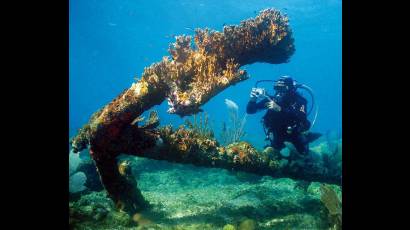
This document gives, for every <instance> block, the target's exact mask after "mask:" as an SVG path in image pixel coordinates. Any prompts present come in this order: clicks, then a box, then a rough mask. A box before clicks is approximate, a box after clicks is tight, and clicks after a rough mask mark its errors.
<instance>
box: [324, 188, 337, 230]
mask: <svg viewBox="0 0 410 230" xmlns="http://www.w3.org/2000/svg"><path fill="white" fill-rule="evenodd" d="M320 191H321V194H322V195H321V197H320V200H321V201H322V203H323V205H324V206H325V207H326V210H327V214H328V218H329V223H330V229H334V230H341V229H342V202H341V201H340V200H339V198H338V196H337V194H336V192H335V191H334V190H333V189H332V187H331V186H329V185H326V184H322V185H321V186H320Z"/></svg>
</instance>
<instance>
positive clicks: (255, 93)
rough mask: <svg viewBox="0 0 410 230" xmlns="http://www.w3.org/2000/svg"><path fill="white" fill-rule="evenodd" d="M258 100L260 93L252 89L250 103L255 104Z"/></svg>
mask: <svg viewBox="0 0 410 230" xmlns="http://www.w3.org/2000/svg"><path fill="white" fill-rule="evenodd" d="M257 99H258V93H257V91H256V88H252V90H251V94H250V101H252V102H255V101H256V100H257Z"/></svg>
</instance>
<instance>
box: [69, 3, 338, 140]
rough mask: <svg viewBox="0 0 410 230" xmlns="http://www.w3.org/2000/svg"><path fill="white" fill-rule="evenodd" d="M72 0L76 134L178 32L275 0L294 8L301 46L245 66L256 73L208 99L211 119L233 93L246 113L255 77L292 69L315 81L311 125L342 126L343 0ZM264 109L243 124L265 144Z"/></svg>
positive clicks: (215, 24) (233, 19)
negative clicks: (284, 56)
mask: <svg viewBox="0 0 410 230" xmlns="http://www.w3.org/2000/svg"><path fill="white" fill-rule="evenodd" d="M69 4H70V5H69V16H70V18H69V43H70V47H69V71H70V72H69V78H70V80H69V84H70V85H69V86H70V89H69V100H70V103H69V111H70V112H69V115H70V116H69V122H70V131H69V132H70V133H69V135H70V136H73V135H75V134H76V132H77V130H78V128H80V127H82V125H84V124H85V123H86V122H87V121H88V120H89V118H90V116H91V114H92V113H93V112H95V111H96V110H98V109H99V108H101V107H102V106H104V105H106V104H107V103H109V102H110V101H111V100H112V99H114V98H115V97H116V96H117V95H118V94H119V93H120V92H122V91H123V90H124V89H126V88H129V87H130V86H131V84H132V83H133V82H134V81H135V77H140V76H141V74H142V72H143V69H144V67H146V66H149V65H150V64H152V63H154V62H158V61H160V60H161V58H162V57H163V56H167V55H168V53H167V49H168V46H169V44H170V43H171V42H174V36H175V35H181V34H187V35H193V34H194V33H193V31H192V29H194V28H197V27H201V28H203V27H208V28H211V29H215V30H219V31H221V30H222V27H223V24H238V23H239V22H240V21H241V20H245V19H248V18H250V17H254V16H256V14H257V13H258V12H259V11H260V10H262V9H265V8H269V7H272V8H276V9H279V10H281V11H282V12H284V13H286V14H287V15H288V16H289V19H290V26H291V28H292V30H293V33H294V38H295V46H296V52H295V54H294V55H293V56H292V57H291V59H290V62H289V63H285V64H280V65H272V64H264V63H255V64H252V65H248V66H244V67H242V69H246V70H247V71H248V73H249V75H250V79H248V80H246V81H243V82H241V83H239V84H237V85H235V86H233V87H230V88H228V89H227V90H225V91H223V92H221V93H220V94H218V95H217V96H216V97H214V98H212V99H211V100H210V101H209V102H208V103H207V104H205V105H204V106H203V109H204V110H205V111H206V112H207V114H208V115H209V118H210V120H211V122H212V125H213V127H214V128H215V130H216V132H217V130H218V129H220V125H221V122H222V120H226V119H227V109H226V107H225V104H224V99H225V98H228V99H230V100H233V101H235V102H236V103H237V104H238V105H239V109H240V113H241V114H243V113H244V110H245V107H246V103H247V102H248V99H249V91H250V89H251V87H252V86H253V85H254V83H255V82H256V81H257V80H261V79H276V78H278V77H279V76H281V75H290V76H292V77H293V78H294V79H296V80H297V81H298V82H301V83H305V84H307V85H309V86H310V87H311V88H313V89H314V92H315V97H316V102H317V104H318V106H319V115H318V118H317V121H316V125H315V127H314V128H313V131H319V132H327V131H329V130H334V131H336V132H339V133H340V132H341V131H342V106H341V105H342V97H341V93H342V42H341V37H342V22H341V19H342V16H341V14H342V7H341V5H342V2H341V0H314V1H308V0H252V1H248V0H242V1H238V0H224V1H221V0H207V1H205V0H180V1H176V0H175V1H165V0H150V1H142V0H139V1H138V0H133V1H132V0H117V1H107V0H70V3H69ZM265 86H266V87H269V85H265ZM155 109H157V111H158V112H159V116H160V119H161V124H163V125H165V124H169V123H171V124H174V125H177V124H180V123H182V121H183V120H182V119H181V118H180V117H178V116H177V115H170V114H167V113H166V110H167V105H166V102H164V103H163V104H161V105H160V106H157V107H156V108H155ZM263 114H264V112H261V113H259V114H256V115H251V116H248V118H247V123H246V126H245V131H246V132H247V135H246V136H245V138H244V139H246V140H248V141H251V142H252V143H253V144H254V145H256V146H259V147H260V146H262V145H263V138H264V134H263V130H262V126H261V123H260V118H261V117H262V116H263Z"/></svg>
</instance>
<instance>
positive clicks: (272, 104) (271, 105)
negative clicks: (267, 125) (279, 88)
mask: <svg viewBox="0 0 410 230" xmlns="http://www.w3.org/2000/svg"><path fill="white" fill-rule="evenodd" d="M266 107H268V109H273V110H275V111H277V112H280V111H281V110H282V108H281V107H280V106H279V105H278V104H276V102H274V101H269V102H268V103H267V104H266Z"/></svg>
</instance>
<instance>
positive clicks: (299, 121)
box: [246, 76, 321, 155]
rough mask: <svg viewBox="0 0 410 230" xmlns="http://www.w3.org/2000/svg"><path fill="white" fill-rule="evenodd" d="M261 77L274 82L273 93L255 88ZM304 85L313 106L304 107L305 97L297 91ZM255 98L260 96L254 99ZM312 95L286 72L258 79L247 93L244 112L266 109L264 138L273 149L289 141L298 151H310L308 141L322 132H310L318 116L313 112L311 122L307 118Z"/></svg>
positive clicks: (305, 152)
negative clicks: (273, 77) (276, 77)
mask: <svg viewBox="0 0 410 230" xmlns="http://www.w3.org/2000/svg"><path fill="white" fill-rule="evenodd" d="M263 81H270V82H274V84H273V89H274V90H275V94H274V95H273V96H271V95H267V94H266V92H265V89H263V88H257V85H258V83H260V82H263ZM299 88H301V89H305V90H307V91H308V92H309V94H310V95H311V97H312V106H311V108H310V109H309V111H307V108H306V106H307V100H306V99H305V98H304V97H303V96H302V95H301V94H299V93H298V92H297V89H299ZM258 98H263V99H262V100H261V101H259V102H257V99H258ZM313 105H314V97H313V92H312V90H311V89H310V88H309V87H308V86H306V85H303V84H297V83H296V81H294V80H293V79H292V78H291V77H289V76H282V77H280V78H279V79H278V80H276V81H273V80H261V81H257V82H256V84H255V87H254V88H252V91H251V93H250V100H249V102H248V105H247V108H246V112H247V113H248V114H254V113H256V112H258V111H260V110H264V109H267V112H266V114H265V115H264V116H263V119H262V122H263V126H264V131H265V134H266V137H267V139H269V140H270V143H271V146H272V147H273V149H274V150H276V151H280V150H281V149H283V148H284V147H285V144H284V142H285V141H287V142H291V143H292V144H293V145H294V146H295V148H296V150H297V151H298V152H299V154H302V155H307V154H308V153H309V143H310V142H312V141H314V140H316V139H317V138H319V137H320V136H321V134H319V133H312V132H309V129H310V128H311V127H312V126H313V124H314V122H315V120H316V117H317V111H318V110H317V108H316V114H315V118H314V121H313V123H312V124H311V122H310V121H309V120H308V119H307V117H308V115H309V114H310V112H312V110H313Z"/></svg>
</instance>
